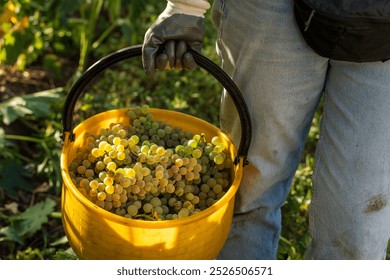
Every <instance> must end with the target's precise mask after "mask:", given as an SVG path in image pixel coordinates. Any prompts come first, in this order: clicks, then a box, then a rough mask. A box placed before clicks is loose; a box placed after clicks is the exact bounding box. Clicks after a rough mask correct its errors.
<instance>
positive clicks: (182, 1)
mask: <svg viewBox="0 0 390 280" xmlns="http://www.w3.org/2000/svg"><path fill="white" fill-rule="evenodd" d="M209 8H210V3H209V2H208V1H206V0H168V1H167V6H166V8H165V10H164V11H163V12H162V13H161V14H160V15H159V17H158V18H157V20H156V21H155V22H154V23H153V25H152V26H151V27H150V28H149V29H148V31H147V32H146V33H145V37H144V42H143V46H142V60H143V65H144V68H145V71H146V72H147V73H148V74H153V73H154V71H155V69H156V68H157V69H170V68H176V69H193V68H195V67H196V63H195V61H194V59H193V57H192V55H191V54H190V53H188V52H187V47H188V48H191V49H193V50H195V51H198V52H200V50H201V48H202V45H203V38H204V14H205V13H206V11H207V10H208V9H209ZM160 51H162V52H161V53H160Z"/></svg>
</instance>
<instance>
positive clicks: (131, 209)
mask: <svg viewBox="0 0 390 280" xmlns="http://www.w3.org/2000/svg"><path fill="white" fill-rule="evenodd" d="M138 209H139V208H138V207H137V206H136V205H134V204H133V205H129V206H128V207H127V213H128V214H129V215H131V216H132V217H135V216H137V214H138Z"/></svg>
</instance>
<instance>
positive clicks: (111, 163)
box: [107, 161, 116, 171]
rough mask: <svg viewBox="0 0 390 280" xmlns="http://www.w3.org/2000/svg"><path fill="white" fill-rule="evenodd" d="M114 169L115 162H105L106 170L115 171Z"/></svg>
mask: <svg viewBox="0 0 390 280" xmlns="http://www.w3.org/2000/svg"><path fill="white" fill-rule="evenodd" d="M115 169H116V163H115V162H113V161H110V162H109V163H107V170H109V171H115Z"/></svg>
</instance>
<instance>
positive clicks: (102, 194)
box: [97, 191, 107, 201]
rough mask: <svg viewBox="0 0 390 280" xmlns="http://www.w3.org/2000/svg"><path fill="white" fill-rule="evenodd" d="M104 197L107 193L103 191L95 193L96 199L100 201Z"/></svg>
mask: <svg viewBox="0 0 390 280" xmlns="http://www.w3.org/2000/svg"><path fill="white" fill-rule="evenodd" d="M106 197H107V194H106V192H104V191H100V192H98V194H97V199H98V200H100V201H104V200H105V199H106Z"/></svg>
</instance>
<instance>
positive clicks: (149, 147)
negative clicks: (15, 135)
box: [69, 105, 232, 221]
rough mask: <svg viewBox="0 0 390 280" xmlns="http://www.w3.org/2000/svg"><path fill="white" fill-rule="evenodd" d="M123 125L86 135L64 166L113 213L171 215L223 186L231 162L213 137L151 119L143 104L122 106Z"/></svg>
mask: <svg viewBox="0 0 390 280" xmlns="http://www.w3.org/2000/svg"><path fill="white" fill-rule="evenodd" d="M127 115H128V117H129V124H123V123H116V124H112V125H110V127H109V128H100V130H99V133H98V135H89V134H88V135H86V136H85V141H84V144H83V145H82V147H80V148H79V149H78V152H77V155H76V157H75V159H74V160H73V161H72V162H71V164H70V166H69V175H70V176H71V178H72V180H73V182H74V184H75V185H76V186H77V188H78V190H79V191H80V192H81V193H82V194H83V195H84V196H85V197H87V198H88V199H89V200H90V201H92V202H93V203H95V204H96V205H98V206H100V207H101V208H103V209H106V210H108V211H110V212H112V213H115V214H117V215H121V216H123V217H127V218H132V219H141V220H155V221H160V220H174V219H180V218H184V217H188V216H191V215H193V214H196V213H198V212H200V211H202V210H204V209H206V208H208V207H210V206H211V205H212V204H214V203H215V202H216V201H218V200H219V199H220V198H221V197H222V196H223V195H224V194H225V193H226V192H227V190H228V189H229V186H230V176H231V170H232V161H231V159H230V157H229V154H228V152H227V149H226V147H225V145H224V143H223V141H222V140H221V138H220V137H219V136H214V137H213V138H212V139H211V141H210V142H208V141H207V140H206V137H205V135H204V134H194V133H192V132H191V131H183V130H182V129H181V128H180V127H172V126H170V125H168V124H165V123H163V122H162V121H158V120H154V118H153V115H152V114H151V113H150V109H149V106H148V105H142V106H139V107H137V108H135V109H129V111H128V114H127Z"/></svg>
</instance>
